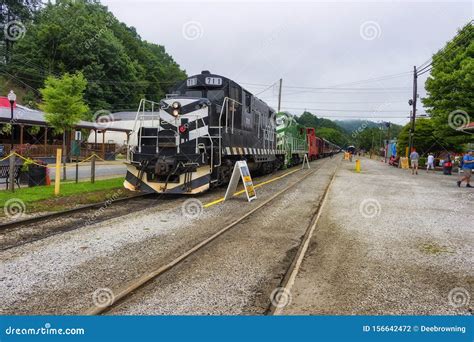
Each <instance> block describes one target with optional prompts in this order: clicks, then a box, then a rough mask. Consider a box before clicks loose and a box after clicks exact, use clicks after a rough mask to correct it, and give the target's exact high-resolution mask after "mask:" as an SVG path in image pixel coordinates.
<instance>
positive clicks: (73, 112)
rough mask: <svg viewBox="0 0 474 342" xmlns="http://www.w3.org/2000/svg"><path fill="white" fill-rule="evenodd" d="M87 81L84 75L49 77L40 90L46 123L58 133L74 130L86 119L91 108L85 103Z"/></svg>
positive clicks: (41, 106)
mask: <svg viewBox="0 0 474 342" xmlns="http://www.w3.org/2000/svg"><path fill="white" fill-rule="evenodd" d="M86 86H87V80H86V79H85V78H84V76H83V75H82V73H80V72H78V73H77V74H75V75H70V74H67V73H66V74H64V75H63V76H62V77H60V78H56V77H53V76H49V77H48V78H47V79H46V81H45V87H44V88H42V89H40V92H41V95H42V96H43V102H42V103H41V104H40V105H39V107H40V109H41V110H42V111H44V112H45V116H46V121H47V122H48V124H49V125H51V126H52V127H53V128H54V130H55V131H56V132H57V133H64V132H66V131H68V130H70V129H72V128H73V127H74V126H75V125H76V124H77V123H78V122H79V121H80V120H83V119H84V118H85V117H86V114H87V113H88V112H89V108H88V107H87V105H86V104H85V103H84V91H85V89H86Z"/></svg>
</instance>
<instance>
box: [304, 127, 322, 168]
mask: <svg viewBox="0 0 474 342" xmlns="http://www.w3.org/2000/svg"><path fill="white" fill-rule="evenodd" d="M306 141H307V142H308V158H309V160H316V159H318V158H321V157H322V153H323V144H324V142H323V140H322V139H321V138H319V137H317V136H316V132H315V130H314V128H312V127H306Z"/></svg>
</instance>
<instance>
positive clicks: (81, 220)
mask: <svg viewBox="0 0 474 342" xmlns="http://www.w3.org/2000/svg"><path fill="white" fill-rule="evenodd" d="M153 197H156V194H149V193H146V194H145V193H143V194H138V195H134V196H131V197H124V198H118V199H116V200H109V201H104V202H99V203H94V204H88V205H83V206H80V207H77V208H73V209H68V210H64V211H59V212H54V213H50V214H46V215H41V216H35V217H30V218H27V219H23V220H17V221H14V222H9V223H4V224H1V225H0V241H1V243H0V251H5V250H8V249H11V248H14V247H18V246H22V245H25V244H28V243H32V242H35V241H38V240H42V239H45V238H47V237H50V236H53V235H57V234H60V233H64V232H68V231H72V230H76V229H79V228H82V227H85V226H87V218H88V217H91V215H93V213H94V212H96V211H97V210H98V209H100V208H107V212H106V213H105V214H102V215H100V216H98V217H96V218H95V220H93V221H91V222H90V223H97V222H102V221H105V220H107V219H110V218H112V217H115V216H114V215H118V216H119V215H120V210H118V209H119V208H121V206H123V205H124V204H127V205H129V204H130V203H133V202H135V201H142V200H144V199H147V198H153ZM154 201H156V199H154ZM150 205H156V203H150ZM139 206H140V205H138V207H139ZM148 207H149V206H145V205H144V206H143V208H142V209H146V208H148ZM112 208H116V210H113V209H112ZM137 210H138V209H137ZM128 212H129V211H124V212H123V215H125V214H127V213H128ZM9 240H10V241H9Z"/></svg>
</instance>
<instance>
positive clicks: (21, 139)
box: [20, 125, 23, 145]
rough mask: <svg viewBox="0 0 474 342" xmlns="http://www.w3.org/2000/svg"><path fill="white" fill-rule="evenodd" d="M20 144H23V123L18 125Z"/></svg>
mask: <svg viewBox="0 0 474 342" xmlns="http://www.w3.org/2000/svg"><path fill="white" fill-rule="evenodd" d="M20 145H23V125H20Z"/></svg>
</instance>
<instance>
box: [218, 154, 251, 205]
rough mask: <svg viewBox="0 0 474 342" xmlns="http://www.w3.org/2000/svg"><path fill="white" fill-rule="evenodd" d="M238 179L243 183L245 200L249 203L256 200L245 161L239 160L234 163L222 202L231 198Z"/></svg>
mask: <svg viewBox="0 0 474 342" xmlns="http://www.w3.org/2000/svg"><path fill="white" fill-rule="evenodd" d="M239 178H242V181H243V183H244V188H245V192H246V194H247V199H248V201H249V202H250V201H251V200H253V199H256V198H257V195H256V194H255V188H254V186H253V182H252V177H251V176H250V171H249V167H248V166H247V162H246V161H245V160H239V161H238V162H236V163H235V166H234V171H233V172H232V176H231V178H230V182H229V186H228V187H227V191H226V193H225V196H224V200H227V199H229V198H231V197H232V195H233V194H234V193H235V190H236V189H237V184H238V183H239Z"/></svg>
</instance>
